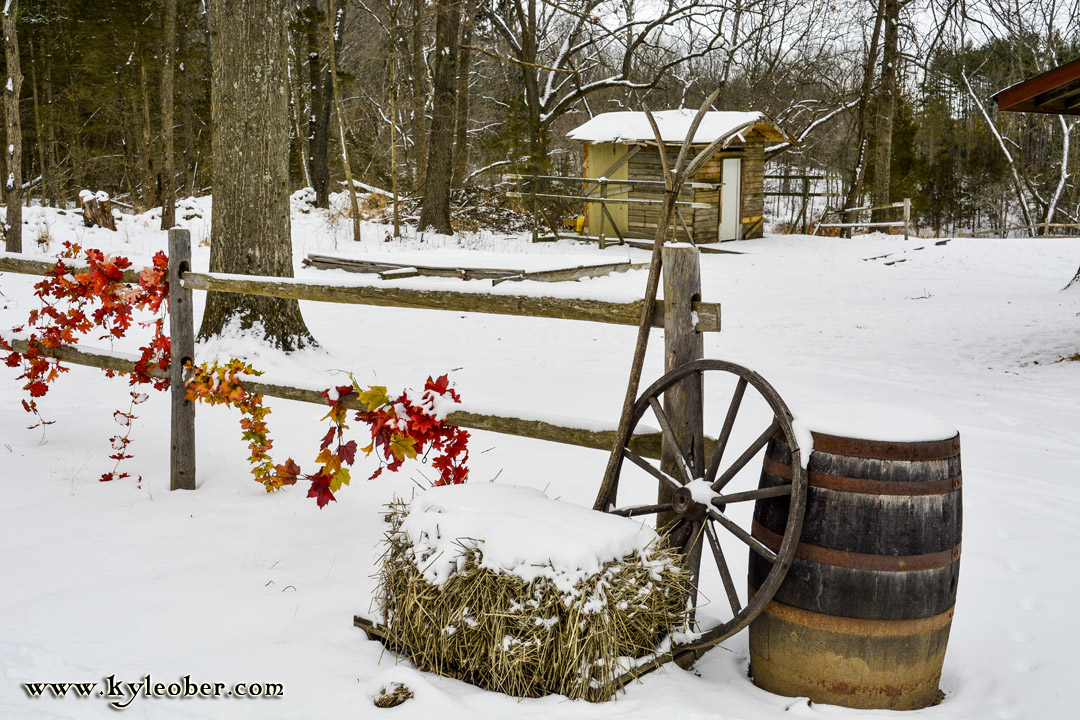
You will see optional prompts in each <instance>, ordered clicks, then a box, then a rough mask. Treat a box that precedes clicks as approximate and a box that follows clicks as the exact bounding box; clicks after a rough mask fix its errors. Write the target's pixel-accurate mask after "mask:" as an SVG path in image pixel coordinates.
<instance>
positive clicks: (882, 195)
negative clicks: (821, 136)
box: [872, 0, 900, 222]
mask: <svg viewBox="0 0 1080 720" xmlns="http://www.w3.org/2000/svg"><path fill="white" fill-rule="evenodd" d="M884 2H885V32H884V38H883V42H882V45H883V47H882V50H881V83H880V85H879V86H878V95H877V103H876V105H877V108H876V109H877V122H876V123H875V128H874V191H873V193H872V198H873V204H874V205H887V204H888V203H889V201H890V192H889V187H890V184H891V181H892V131H893V116H894V115H895V113H896V74H897V65H898V63H899V60H900V43H899V32H898V27H897V26H898V25H899V21H900V0H884ZM886 220H888V210H875V211H874V213H873V217H872V221H873V222H885V221H886Z"/></svg>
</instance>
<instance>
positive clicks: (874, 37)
mask: <svg viewBox="0 0 1080 720" xmlns="http://www.w3.org/2000/svg"><path fill="white" fill-rule="evenodd" d="M885 2H886V0H878V10H877V13H876V15H875V18H874V31H873V33H872V34H871V35H870V49H869V51H868V52H867V55H866V69H865V71H864V73H863V83H862V92H861V93H860V94H859V105H858V108H857V109H856V111H855V124H856V126H857V128H858V134H857V136H856V146H855V167H854V169H853V172H852V174H851V185H849V186H848V193H847V197H845V198H844V207H845V208H853V207H855V206H856V204H857V203H858V202H859V196H860V195H862V186H863V178H865V177H866V145H867V126H868V125H869V124H870V123H869V120H868V118H867V114H868V112H867V110H868V106H869V103H870V92H871V90H872V89H873V87H874V66H875V65H876V64H877V54H878V43H879V41H880V38H881V25H882V23H883V22H884V18H885ZM845 235H846V233H845Z"/></svg>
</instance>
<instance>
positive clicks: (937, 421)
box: [794, 402, 959, 464]
mask: <svg viewBox="0 0 1080 720" xmlns="http://www.w3.org/2000/svg"><path fill="white" fill-rule="evenodd" d="M794 429H795V435H796V439H797V441H798V443H799V448H800V449H801V450H802V457H803V461H804V464H805V463H806V462H808V461H809V459H810V453H811V451H812V450H813V449H815V448H816V449H818V450H819V451H821V452H841V453H845V454H856V455H861V454H862V453H861V452H852V451H853V450H854V449H855V448H857V447H859V446H864V445H865V446H867V448H868V451H869V452H871V453H875V454H872V455H868V457H881V455H880V454H877V453H880V451H881V450H882V449H884V448H881V447H880V446H881V445H882V444H890V445H891V444H904V445H910V446H911V450H912V451H914V454H915V455H921V454H923V453H920V452H918V451H917V448H918V447H919V446H922V445H924V444H927V446H928V445H929V444H934V445H937V444H939V443H941V442H942V441H957V440H958V436H959V433H958V432H957V430H956V428H955V427H953V426H952V425H950V424H949V423H947V422H945V421H944V420H943V419H941V418H940V417H939V416H937V415H934V414H933V413H930V412H927V411H925V410H920V409H918V408H912V407H908V406H904V405H891V404H887V403H876V402H836V403H818V404H815V405H814V406H812V407H808V408H805V409H803V412H800V414H799V416H798V417H797V418H796V419H795V422H794ZM843 441H856V442H843ZM834 446H836V447H837V448H839V447H841V446H842V447H843V448H844V449H831V448H833V447H834ZM874 446H876V447H874ZM891 454H892V453H888V455H891ZM905 454H907V453H905ZM934 454H937V453H936V452H935V453H934ZM951 454H955V452H952V453H951ZM888 455H886V457H887V456H888ZM910 459H916V458H915V457H912V458H910Z"/></svg>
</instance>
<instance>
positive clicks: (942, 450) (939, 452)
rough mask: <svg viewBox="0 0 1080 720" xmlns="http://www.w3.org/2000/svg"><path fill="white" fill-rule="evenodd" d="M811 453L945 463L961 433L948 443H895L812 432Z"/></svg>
mask: <svg viewBox="0 0 1080 720" xmlns="http://www.w3.org/2000/svg"><path fill="white" fill-rule="evenodd" d="M811 435H812V436H813V438H814V450H815V451H817V452H824V453H829V454H831V455H848V456H851V457H860V458H866V459H870V460H908V461H911V462H922V461H925V460H948V459H949V458H951V457H956V456H957V455H959V454H960V434H959V433H957V434H956V435H955V436H953V437H951V438H949V439H947V440H933V441H930V442H895V441H882V440H859V439H856V438H846V437H838V436H836V435H826V434H824V433H817V432H811Z"/></svg>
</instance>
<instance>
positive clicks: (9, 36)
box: [2, 0, 23, 252]
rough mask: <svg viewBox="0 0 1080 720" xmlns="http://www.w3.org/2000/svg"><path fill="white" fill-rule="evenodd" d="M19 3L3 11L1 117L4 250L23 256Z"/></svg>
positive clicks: (11, 1) (6, 7)
mask: <svg viewBox="0 0 1080 720" xmlns="http://www.w3.org/2000/svg"><path fill="white" fill-rule="evenodd" d="M18 16H19V0H10V2H9V3H8V4H7V5H6V6H5V7H4V11H3V21H2V23H3V31H4V57H5V59H6V60H7V69H8V72H7V75H8V79H7V85H6V86H5V88H4V114H5V116H6V119H7V141H8V153H7V170H8V175H7V182H6V183H5V190H6V192H5V198H4V199H5V200H6V201H7V229H6V231H5V233H4V247H5V249H6V250H7V251H8V252H22V202H23V194H22V124H21V123H20V121H19V93H20V91H21V90H22V81H23V76H22V70H21V69H20V66H19V36H18V34H17V32H16V29H15V24H16V21H17V19H18Z"/></svg>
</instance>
